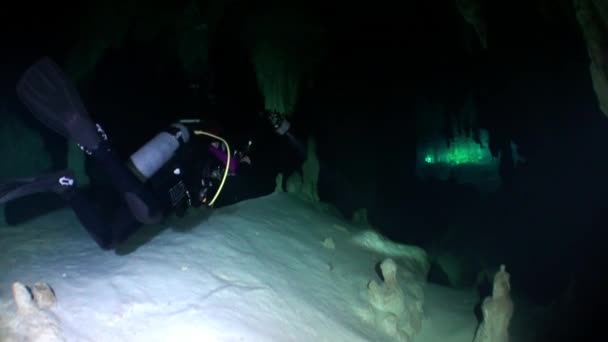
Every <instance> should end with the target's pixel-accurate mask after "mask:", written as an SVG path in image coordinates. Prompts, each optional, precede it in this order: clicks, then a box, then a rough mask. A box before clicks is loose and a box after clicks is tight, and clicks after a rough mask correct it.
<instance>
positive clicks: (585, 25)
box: [574, 0, 608, 115]
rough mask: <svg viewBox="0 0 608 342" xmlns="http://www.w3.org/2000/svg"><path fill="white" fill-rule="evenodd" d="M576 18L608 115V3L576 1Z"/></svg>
mask: <svg viewBox="0 0 608 342" xmlns="http://www.w3.org/2000/svg"><path fill="white" fill-rule="evenodd" d="M574 7H575V10H576V17H577V19H578V22H579V25H580V27H581V31H582V34H583V38H584V40H585V42H586V43H587V49H588V52H589V58H590V60H591V63H590V66H589V71H590V73H591V80H592V82H593V89H594V90H595V93H596V95H597V98H598V102H599V107H600V110H601V111H602V112H603V113H604V114H605V115H608V3H606V2H605V1H603V0H602V1H600V0H574Z"/></svg>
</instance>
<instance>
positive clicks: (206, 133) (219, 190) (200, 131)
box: [194, 130, 231, 207]
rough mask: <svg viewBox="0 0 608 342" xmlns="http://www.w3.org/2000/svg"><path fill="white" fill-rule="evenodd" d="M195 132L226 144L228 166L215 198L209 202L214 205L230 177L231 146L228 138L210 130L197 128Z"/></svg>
mask: <svg viewBox="0 0 608 342" xmlns="http://www.w3.org/2000/svg"><path fill="white" fill-rule="evenodd" d="M194 134H195V135H206V136H208V137H211V138H213V139H217V140H219V141H221V142H222V143H223V144H224V146H226V167H225V169H224V176H223V177H222V181H221V182H220V185H219V186H218V188H217V191H216V192H215V195H213V198H212V199H211V201H210V202H209V206H210V207H212V206H213V204H214V203H215V200H217V197H218V196H219V195H220V192H222V188H223V187H224V183H226V178H228V171H229V170H230V162H231V160H230V159H231V154H230V146H229V145H228V142H227V141H226V140H224V139H223V138H221V137H219V136H217V135H215V134H213V133H209V132H206V131H202V130H195V131H194Z"/></svg>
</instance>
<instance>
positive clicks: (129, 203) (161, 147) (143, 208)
mask: <svg viewBox="0 0 608 342" xmlns="http://www.w3.org/2000/svg"><path fill="white" fill-rule="evenodd" d="M17 95H18V97H19V98H20V99H21V101H22V102H23V103H24V104H25V105H26V107H27V108H28V109H29V110H30V111H31V112H32V114H33V115H34V116H35V117H36V118H37V119H38V120H40V121H41V122H42V123H43V124H45V125H46V126H47V127H48V128H50V129H52V130H53V131H55V132H57V133H58V134H60V135H62V136H63V137H65V138H66V139H68V140H69V141H70V142H71V143H75V144H77V145H78V146H79V147H80V148H81V149H82V150H83V151H84V153H86V154H87V155H88V156H89V157H90V158H91V160H92V161H93V163H94V165H95V166H96V167H97V168H99V169H100V170H101V171H102V172H103V174H104V175H105V176H106V177H107V179H109V181H110V183H111V185H112V186H113V188H114V189H115V190H116V192H117V193H118V194H119V196H120V201H118V202H120V205H119V206H118V208H116V209H114V210H113V213H112V217H111V218H110V219H106V217H105V216H104V215H102V214H101V212H100V211H99V209H98V208H97V206H96V203H95V201H94V199H93V198H90V196H89V195H88V194H87V193H85V192H84V191H82V190H81V189H79V188H78V187H77V184H76V180H75V176H74V173H73V171H71V170H69V169H67V170H62V171H57V172H51V173H47V174H43V175H39V176H35V177H28V178H21V179H12V180H10V181H8V182H2V183H0V203H6V202H8V201H11V200H13V199H16V198H20V197H23V196H27V195H31V194H34V193H41V192H54V193H56V194H58V195H59V196H61V197H62V198H63V199H64V200H65V201H66V202H67V204H68V205H69V207H71V208H72V210H73V211H74V212H75V214H76V216H77V217H78V219H79V220H80V222H81V224H82V225H83V226H84V227H85V228H86V230H87V231H88V233H89V234H90V235H91V237H92V238H93V239H94V240H95V242H96V243H97V244H98V245H99V247H101V248H102V249H105V250H108V249H113V248H116V247H117V246H118V245H120V244H121V243H122V242H124V241H125V240H126V239H127V238H129V237H130V236H131V235H132V234H133V233H134V232H135V231H137V229H138V228H139V227H141V226H142V225H146V224H157V223H160V222H161V221H162V219H163V218H164V217H167V216H168V215H169V214H171V213H175V214H177V215H178V216H180V215H183V213H184V212H185V211H186V210H187V208H189V207H199V206H201V205H205V206H209V207H210V206H213V204H214V203H215V201H216V199H217V197H218V195H219V193H220V191H221V189H222V187H223V186H224V183H225V182H226V179H227V176H228V175H230V174H234V173H235V172H236V171H237V168H238V166H239V164H240V163H250V162H251V161H250V159H249V157H248V156H247V153H248V146H249V145H248V146H247V147H246V148H244V149H243V151H240V152H237V151H231V149H230V146H229V145H228V142H227V141H226V140H224V139H223V138H222V137H220V136H218V135H217V132H216V131H210V130H209V128H208V127H205V123H204V122H202V121H201V120H198V119H186V120H181V121H179V122H176V123H175V124H173V125H171V126H170V127H168V128H167V129H166V130H164V131H162V132H160V133H159V134H157V135H156V136H155V137H154V138H152V139H151V140H150V141H149V142H147V143H146V144H145V145H144V146H142V147H141V148H140V149H139V150H137V151H136V152H135V153H133V154H132V155H131V156H130V158H129V160H128V161H127V162H126V163H125V162H124V161H122V160H121V159H120V158H119V156H118V155H117V154H116V152H115V151H114V150H113V148H112V146H111V144H110V142H109V139H108V136H107V134H106V133H105V132H104V130H103V129H102V127H101V126H100V125H99V124H96V123H94V122H93V121H92V120H91V118H90V117H89V114H88V112H87V110H86V108H85V106H84V104H83V103H82V100H81V98H80V96H79V94H78V91H77V90H76V87H75V86H74V85H73V84H72V82H71V81H70V80H69V79H68V77H67V75H65V74H64V73H63V71H62V70H61V69H60V68H59V66H57V64H55V63H54V62H53V61H52V60H51V59H49V58H47V57H45V58H42V59H41V60H39V61H38V62H36V63H35V64H34V65H32V66H30V67H29V68H28V69H27V70H26V71H25V72H24V74H23V75H22V77H21V78H20V80H19V82H18V84H17ZM249 144H250V142H249Z"/></svg>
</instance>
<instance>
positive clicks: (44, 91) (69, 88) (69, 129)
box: [17, 58, 161, 224]
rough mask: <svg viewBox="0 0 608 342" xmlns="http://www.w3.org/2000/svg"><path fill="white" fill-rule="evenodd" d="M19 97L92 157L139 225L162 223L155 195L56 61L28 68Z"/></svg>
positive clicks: (21, 81) (45, 122)
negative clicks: (127, 162) (111, 142)
mask: <svg viewBox="0 0 608 342" xmlns="http://www.w3.org/2000/svg"><path fill="white" fill-rule="evenodd" d="M17 94H18V96H19V98H20V99H21V100H22V102H23V103H24V104H25V105H26V106H27V107H28V108H29V109H30V111H31V112H32V113H33V114H34V116H35V117H36V118H38V119H39V120H40V121H41V122H42V123H44V124H45V125H47V126H48V127H49V128H51V129H52V130H54V131H55V132H57V133H59V134H61V135H63V136H64V137H65V138H67V139H69V140H71V141H73V142H75V143H76V144H78V146H80V147H81V148H82V149H83V150H84V151H85V152H86V153H87V154H89V155H91V156H92V157H93V159H94V160H95V161H96V163H97V164H98V165H99V166H100V167H101V168H103V170H104V171H105V172H106V173H107V175H108V176H109V177H110V179H111V181H112V184H113V185H115V186H116V188H117V190H118V191H119V192H120V193H121V194H122V196H123V197H124V199H125V201H126V202H127V204H128V206H129V208H130V209H131V211H132V212H133V215H134V216H135V217H136V218H137V219H138V221H139V222H142V223H146V224H148V223H156V222H158V221H160V219H161V216H160V213H159V209H158V208H159V205H158V204H157V203H156V201H155V199H154V196H153V195H152V194H151V193H150V192H149V191H148V190H147V188H146V187H145V186H144V185H143V184H141V182H139V181H138V179H137V178H136V177H135V175H133V174H132V173H131V172H130V171H129V170H128V169H127V167H126V166H125V165H124V163H123V162H122V161H121V160H120V159H119V158H118V156H117V155H116V153H115V152H113V151H112V149H111V147H110V145H109V143H108V142H107V137H106V136H105V133H104V132H103V130H101V127H100V126H99V125H96V124H94V123H93V121H92V120H91V119H90V117H89V115H88V113H87V110H86V108H85V106H84V105H83V103H82V101H81V99H80V95H79V94H78V91H77V90H76V87H75V86H74V85H73V84H72V82H71V81H70V80H69V78H68V77H67V75H65V74H64V73H63V72H62V70H61V69H60V68H59V67H58V66H57V65H56V64H55V63H54V62H53V61H51V60H50V59H48V58H43V59H41V60H40V61H38V62H37V63H35V64H34V65H32V66H31V67H30V68H28V69H27V70H26V71H25V73H24V74H23V76H22V77H21V79H20V80H19V82H18V84H17Z"/></svg>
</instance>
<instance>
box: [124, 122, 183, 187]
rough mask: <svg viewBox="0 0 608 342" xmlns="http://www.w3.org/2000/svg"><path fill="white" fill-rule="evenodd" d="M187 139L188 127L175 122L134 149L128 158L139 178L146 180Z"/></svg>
mask: <svg viewBox="0 0 608 342" xmlns="http://www.w3.org/2000/svg"><path fill="white" fill-rule="evenodd" d="M188 141H190V132H189V131H188V128H187V127H186V126H184V125H183V124H182V123H175V124H173V125H171V126H170V127H168V128H167V129H165V130H164V131H162V132H160V133H158V134H157V135H156V136H154V138H152V139H151V140H150V141H148V142H147V143H146V144H145V145H143V146H142V147H141V148H139V149H138V150H137V151H135V153H133V154H132V155H131V157H130V158H129V161H130V164H131V166H132V168H133V169H134V171H136V173H137V174H138V175H139V176H140V178H142V180H143V181H146V180H148V179H149V178H150V177H152V176H153V175H154V174H155V173H156V172H157V171H158V170H159V169H160V168H162V167H163V165H165V164H166V163H167V162H168V161H169V160H170V159H171V158H172V157H173V156H174V155H175V153H176V151H177V150H178V149H179V148H180V147H181V146H183V145H185V144H186V143H188Z"/></svg>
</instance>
